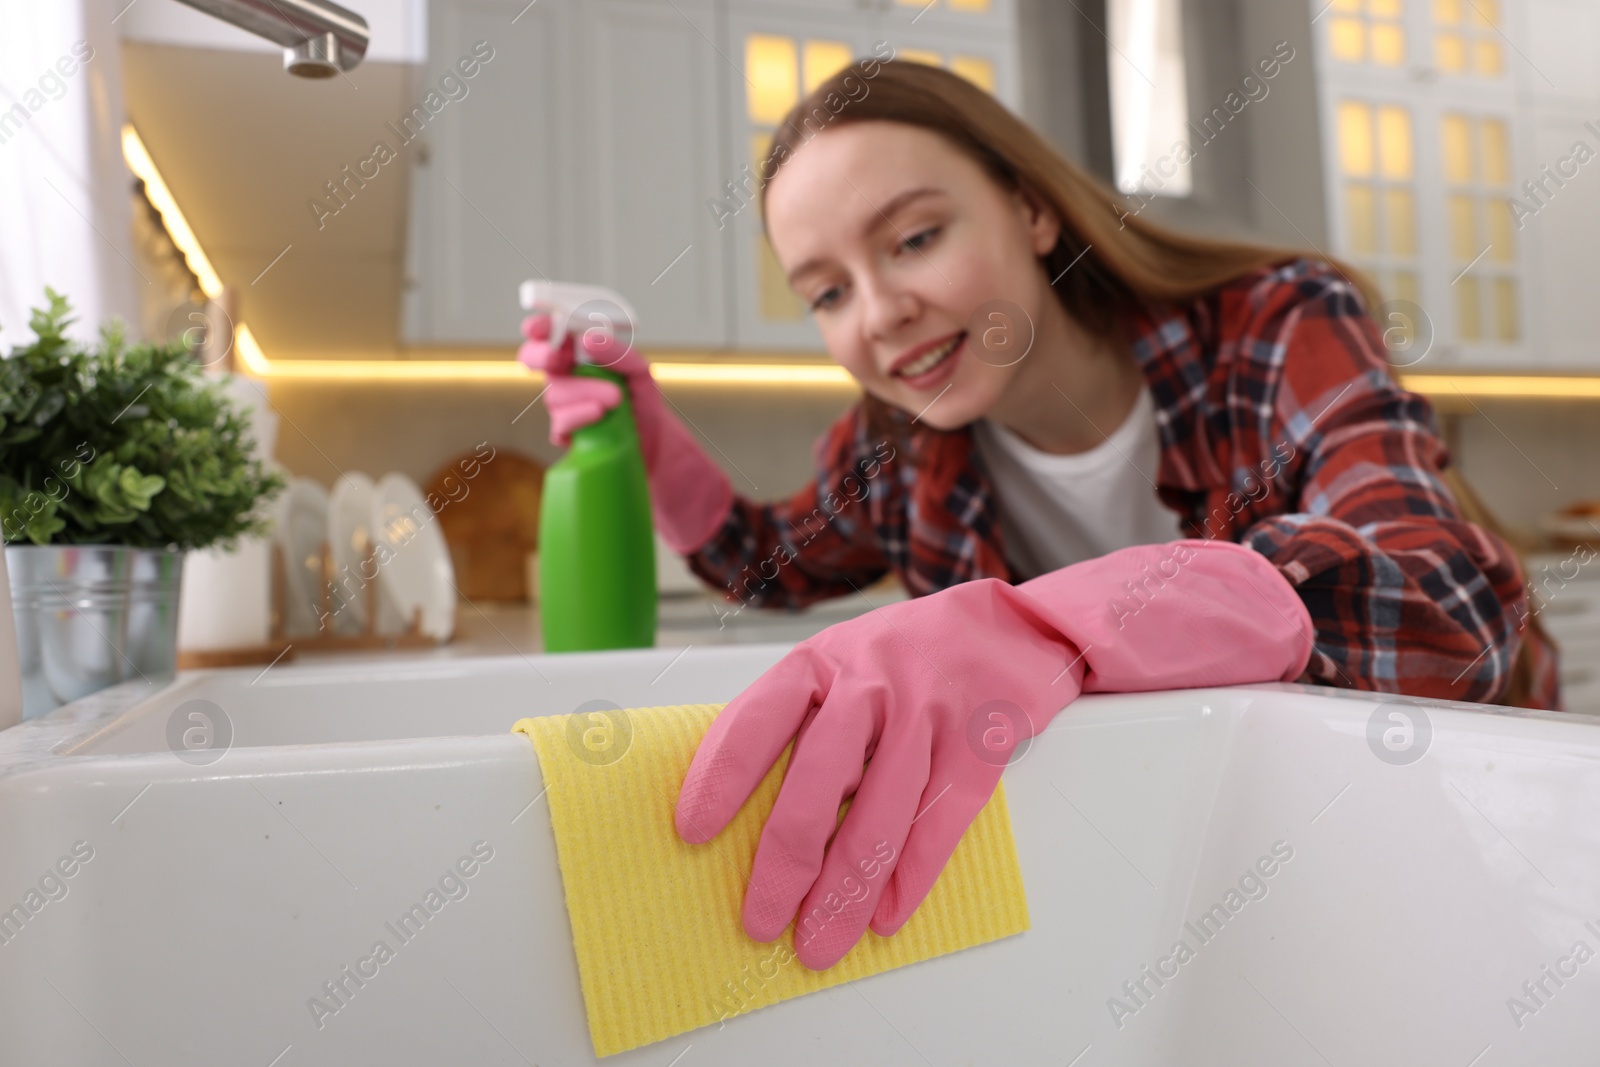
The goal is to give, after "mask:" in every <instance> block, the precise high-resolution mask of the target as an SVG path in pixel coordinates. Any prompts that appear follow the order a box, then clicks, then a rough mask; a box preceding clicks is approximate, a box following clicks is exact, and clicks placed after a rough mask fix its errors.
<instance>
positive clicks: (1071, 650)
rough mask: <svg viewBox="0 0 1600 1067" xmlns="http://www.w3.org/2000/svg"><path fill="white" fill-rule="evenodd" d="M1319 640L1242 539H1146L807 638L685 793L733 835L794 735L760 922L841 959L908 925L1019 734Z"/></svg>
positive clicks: (694, 819)
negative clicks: (736, 819) (1087, 705)
mask: <svg viewBox="0 0 1600 1067" xmlns="http://www.w3.org/2000/svg"><path fill="white" fill-rule="evenodd" d="M1311 643H1312V627H1311V619H1310V615H1309V614H1308V613H1307V611H1306V608H1305V605H1304V604H1303V603H1302V602H1301V601H1300V598H1299V596H1298V595H1297V594H1296V593H1295V591H1294V589H1293V587H1292V586H1290V585H1289V583H1288V581H1287V580H1286V579H1285V578H1284V577H1283V576H1282V575H1281V574H1279V573H1278V571H1277V570H1276V569H1275V568H1274V567H1273V566H1272V565H1271V564H1270V563H1268V562H1267V561H1266V559H1265V558H1263V557H1262V556H1261V555H1259V554H1258V553H1256V552H1254V551H1251V550H1250V549H1247V548H1244V547H1242V546H1240V545H1235V544H1232V543H1228V542H1215V541H1176V542H1172V543H1170V544H1164V545H1141V546H1136V547H1134V548H1127V549H1122V550H1120V551H1117V552H1112V553H1110V554H1108V555H1105V556H1102V557H1100V558H1098V559H1093V560H1087V561H1085V562H1083V563H1078V564H1075V565H1073V566H1070V567H1064V568H1062V569H1060V570H1057V571H1052V572H1050V573H1049V574H1045V575H1041V576H1040V577H1038V578H1035V579H1032V580H1031V581H1027V582H1024V583H1022V584H1020V585H1015V586H1013V585H1010V584H1008V583H1006V582H1004V581H1002V580H1000V579H997V578H986V579H981V580H978V581H972V582H966V583H963V584H961V585H957V586H952V587H951V588H949V589H945V590H942V591H941V592H938V593H935V594H933V595H931V596H926V597H921V598H919V599H915V600H908V601H902V602H900V603H895V604H890V605H887V606H885V607H882V608H879V609H877V610H875V611H872V612H870V613H868V614H866V615H863V616H860V617H859V618H856V619H851V620H849V621H847V622H842V623H838V624H836V625H834V626H830V627H828V629H826V630H824V631H822V632H821V633H819V634H817V635H816V636H814V637H812V638H809V639H807V640H805V641H802V642H801V643H800V644H798V645H796V646H795V647H794V648H793V649H791V650H790V651H789V653H788V654H787V655H785V656H784V657H783V659H781V660H779V661H778V663H777V664H775V665H774V666H773V667H772V668H771V669H770V670H768V671H767V672H766V673H765V674H763V675H762V676H761V677H760V678H758V679H757V680H756V681H755V682H754V683H753V684H752V685H751V686H750V687H749V688H747V689H745V690H744V692H742V693H740V694H739V695H738V696H737V697H735V698H734V699H733V700H732V701H730V702H729V703H728V705H727V706H726V707H724V708H723V710H722V712H721V714H720V715H718V716H717V719H716V721H715V722H714V723H712V725H711V729H710V730H709V731H708V732H707V734H706V736H705V738H704V739H703V740H702V741H701V743H700V747H699V749H698V751H697V752H696V753H695V757H694V762H693V763H692V764H691V765H690V767H689V773H688V775H687V776H686V778H685V779H684V783H683V788H682V790H681V791H680V793H679V795H678V804H677V811H676V824H677V829H678V833H679V834H680V835H681V836H682V837H683V838H684V839H685V840H686V841H689V842H691V843H701V842H705V841H709V840H710V839H711V838H713V837H715V836H716V835H717V834H718V833H719V832H720V831H721V830H722V828H723V827H724V826H726V825H727V824H728V822H729V821H730V820H731V819H732V818H733V816H734V815H735V813H736V812H737V811H738V810H739V808H740V807H742V806H743V805H744V802H745V800H746V799H747V798H748V797H749V796H750V794H751V792H752V791H753V790H754V789H755V787H756V786H757V785H758V784H759V783H760V781H761V779H762V778H764V777H765V776H766V774H767V771H768V770H770V769H771V767H772V764H773V762H774V761H775V760H776V759H777V758H778V756H779V755H781V754H782V752H783V749H784V747H785V746H786V745H788V744H789V743H790V742H791V741H793V742H794V751H793V752H792V753H791V755H790V761H789V766H788V770H787V772H786V774H785V777H784V781H783V787H782V789H781V790H780V791H779V794H778V799H777V802H776V804H775V805H774V807H773V809H772V812H771V814H770V815H769V816H768V818H767V822H766V826H765V827H764V828H763V829H762V832H761V841H760V844H759V846H758V847H757V850H756V857H755V864H754V868H753V869H752V871H751V873H750V883H749V886H748V888H747V890H746V892H745V898H744V928H745V932H746V933H748V934H749V935H750V936H751V937H752V938H754V939H755V940H757V941H771V940H773V939H774V938H776V937H778V936H779V935H780V934H781V933H782V932H783V931H784V929H785V928H786V927H787V926H788V925H789V924H790V923H791V922H793V923H795V950H796V955H797V956H798V957H799V959H800V961H801V962H802V963H804V964H805V965H806V966H808V967H810V968H812V969H814V970H822V969H824V968H827V967H830V966H832V965H833V964H834V963H836V962H838V961H839V960H840V959H841V958H843V956H844V955H845V953H847V952H848V951H849V950H850V948H851V947H852V946H853V945H854V944H855V943H856V941H858V940H859V939H860V937H861V935H862V933H863V932H864V931H865V930H866V928H867V927H868V926H869V925H870V926H871V928H872V930H873V931H874V932H875V933H878V934H880V935H884V936H887V935H889V934H892V933H894V932H895V931H897V930H898V929H900V927H901V926H902V925H903V924H904V923H905V922H906V920H907V919H909V918H910V917H911V914H912V912H913V911H915V910H916V908H917V906H918V905H919V904H921V903H922V900H923V898H924V897H925V896H927V894H928V891H929V889H931V888H932V887H933V883H934V881H935V880H936V879H937V878H938V876H939V872H940V871H942V870H943V869H944V865H945V863H946V861H948V860H949V858H950V855H951V853H952V852H954V851H955V848H956V845H957V844H958V843H959V842H960V840H961V836H962V834H964V833H965V832H966V829H967V827H968V825H969V824H971V822H972V820H973V819H974V818H976V817H977V814H978V812H979V811H980V810H982V808H983V806H984V805H985V804H986V803H988V801H989V797H990V795H991V794H992V793H993V792H994V787H995V784H996V783H997V782H998V781H999V779H1000V772H1001V771H1002V770H1003V769H1004V768H1005V765H1006V762H1007V760H1008V759H1009V757H1010V756H1011V754H1012V752H1013V751H1014V750H1015V748H1016V746H1017V745H1018V744H1019V743H1021V742H1022V741H1024V740H1026V739H1027V738H1029V737H1032V736H1033V735H1034V734H1035V733H1037V732H1038V731H1040V730H1042V729H1043V728H1044V727H1045V725H1046V724H1047V723H1049V721H1050V719H1051V718H1052V717H1053V716H1054V715H1055V714H1056V712H1058V711H1060V710H1061V709H1062V707H1064V706H1065V705H1067V704H1069V703H1071V702H1072V701H1073V700H1074V699H1076V698H1077V696H1078V694H1079V693H1080V692H1128V691H1138V690H1156V689H1179V688H1188V687H1196V686H1212V685H1241V684H1245V683H1249V682H1267V681H1288V680H1291V679H1294V678H1296V677H1298V676H1299V675H1300V673H1301V671H1302V670H1303V669H1304V668H1305V665H1306V662H1307V660H1308V659H1309V657H1310V655H1311ZM869 760H870V761H871V762H870V763H869V762H868V761H869ZM852 796H853V797H854V800H853V801H852V803H851V806H850V810H849V812H848V814H847V815H846V816H845V819H844V822H843V824H842V825H840V824H839V822H838V811H839V806H840V804H841V803H842V802H843V801H844V800H845V799H846V798H847V797H852ZM835 828H837V831H838V832H837V836H835ZM830 838H832V843H831V844H830V843H829V839H830Z"/></svg>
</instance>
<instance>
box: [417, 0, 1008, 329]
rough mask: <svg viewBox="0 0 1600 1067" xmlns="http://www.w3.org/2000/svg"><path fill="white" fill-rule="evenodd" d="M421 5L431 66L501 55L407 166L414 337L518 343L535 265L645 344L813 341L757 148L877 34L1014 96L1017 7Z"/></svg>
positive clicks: (1000, 3) (772, 0) (714, 2)
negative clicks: (773, 240) (760, 205)
mask: <svg viewBox="0 0 1600 1067" xmlns="http://www.w3.org/2000/svg"><path fill="white" fill-rule="evenodd" d="M430 12H431V13H430V57H431V58H430V62H429V64H428V69H427V71H426V72H424V73H423V74H422V75H421V80H422V81H424V82H426V81H427V80H428V79H429V78H430V77H436V75H437V73H441V72H442V71H443V69H444V65H445V64H448V63H451V62H453V61H454V59H455V58H456V57H457V56H459V55H464V54H466V53H467V52H468V51H469V50H470V48H471V46H472V44H473V42H475V41H478V40H487V41H488V42H490V44H491V45H492V46H493V48H494V49H495V58H494V59H493V60H492V61H491V62H490V63H489V64H488V65H487V66H486V67H485V68H484V71H483V73H482V74H480V75H479V76H478V78H476V79H475V80H474V82H473V83H472V86H471V93H470V94H469V96H468V98H467V99H465V100H463V101H460V102H459V103H452V104H451V105H449V107H447V108H446V110H445V111H444V112H443V113H442V114H441V115H439V116H438V117H437V119H436V121H435V122H433V123H431V124H430V125H429V127H428V130H427V132H426V134H425V136H424V142H425V145H426V148H427V151H426V152H424V153H419V157H420V159H421V162H419V164H418V165H417V166H416V167H415V169H414V172H413V179H412V190H411V211H410V219H409V226H410V229H409V234H408V240H407V273H408V279H409V282H410V284H409V287H408V292H407V298H406V301H405V309H404V319H405V321H404V331H403V332H404V336H405V338H406V340H407V342H408V343H411V344H416V345H425V344H508V343H514V342H515V340H516V337H517V322H518V320H519V318H520V316H521V310H520V308H518V306H517V303H516V299H515V292H516V286H517V283H518V282H520V281H521V280H522V279H524V278H530V277H541V276H542V277H549V278H555V279H559V280H571V281H581V282H592V283H597V284H602V285H609V286H612V287H614V288H616V289H618V290H619V291H620V292H622V293H623V294H624V295H625V296H627V298H628V300H629V301H630V302H631V303H632V304H633V305H634V307H635V309H636V310H637V311H638V313H639V322H638V323H637V337H638V340H639V341H640V342H641V343H642V344H644V345H646V346H654V347H669V348H670V347H701V346H704V347H710V348H725V347H736V348H740V349H768V350H772V349H783V350H812V351H817V350H820V349H821V348H822V340H821V336H820V334H819V333H818V332H817V329H816V327H815V325H814V324H813V323H812V321H811V319H810V316H809V315H808V314H807V313H806V311H805V309H804V307H803V306H802V305H801V304H800V302H799V301H798V299H797V298H795V297H794V296H793V294H792V293H790V292H789V291H788V287H787V285H786V284H785V283H784V281H783V277H782V273H781V270H780V269H779V268H778V266H777V262H776V260H775V259H774V258H772V253H771V251H770V248H768V247H767V245H766V239H765V236H764V235H763V233H762V231H761V225H760V219H759V213H758V209H757V206H756V203H755V189H756V183H755V180H754V175H755V173H756V171H757V167H758V162H759V160H758V152H759V151H760V150H761V149H763V148H764V147H765V144H766V142H767V140H768V138H770V136H771V132H772V129H773V128H774V127H775V126H776V123H777V121H778V120H779V119H781V117H782V112H783V111H785V110H787V106H788V104H792V103H793V101H794V100H795V99H798V97H799V95H800V94H801V93H803V92H804V91H806V90H807V89H809V88H810V87H812V86H814V85H815V84H817V83H818V82H820V81H821V80H822V79H823V78H825V77H826V76H827V74H830V73H832V72H833V71H835V70H837V69H839V67H841V66H843V65H846V64H848V63H849V62H850V61H852V60H853V59H855V58H859V57H862V56H867V55H871V54H873V53H874V46H877V47H878V48H879V53H878V54H883V51H882V50H883V48H884V47H885V44H886V45H887V46H888V47H892V48H894V49H895V50H896V51H897V52H900V51H902V50H906V49H909V50H910V52H909V53H908V54H914V55H917V56H919V57H924V58H927V59H928V60H929V61H931V62H938V63H940V64H942V65H946V66H949V67H951V68H952V69H955V70H957V71H958V72H960V73H963V74H965V75H966V76H968V77H970V78H972V79H973V80H974V81H976V82H979V83H980V84H984V85H986V87H990V88H992V90H993V91H994V92H996V94H997V95H998V96H999V97H1000V98H1001V99H1002V100H1005V101H1006V102H1007V103H1008V104H1010V105H1011V106H1013V107H1016V106H1017V96H1018V76H1017V71H1016V40H1015V28H1014V21H1013V10H1012V4H1011V0H935V2H934V3H933V4H932V5H931V6H927V7H926V9H924V8H923V7H921V6H919V7H916V8H912V7H910V6H909V5H906V4H900V3H898V2H897V0H895V2H887V3H886V2H884V0H872V2H862V0H826V2H821V3H805V4H801V3H795V2H788V3H779V2H776V0H539V2H538V3H536V4H532V5H528V4H527V3H526V0H435V2H434V3H433V4H431V5H430ZM880 42H884V43H883V44H880ZM785 49H787V53H786V54H787V59H785ZM774 62H776V63H777V64H778V65H779V67H780V68H782V67H783V64H784V63H785V62H787V63H788V67H787V73H786V75H785V74H784V72H783V71H782V70H780V71H779V76H778V77H777V78H776V79H775V78H774V77H773V67H772V64H773V63H774ZM785 76H786V77H787V84H788V88H787V89H785V88H783V84H782V83H783V79H784V77H785ZM757 85H760V86H762V87H763V92H764V93H765V95H764V96H761V97H760V99H757V98H756V97H755V95H753V94H754V87H755V86H757ZM420 92H421V89H420V88H419V94H420Z"/></svg>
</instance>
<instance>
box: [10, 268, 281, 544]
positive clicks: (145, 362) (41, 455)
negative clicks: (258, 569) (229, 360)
mask: <svg viewBox="0 0 1600 1067" xmlns="http://www.w3.org/2000/svg"><path fill="white" fill-rule="evenodd" d="M45 296H46V298H47V300H48V306H47V307H44V308H35V309H34V312H33V317H32V321H31V323H30V325H31V326H32V328H33V333H34V340H33V342H32V343H31V344H28V345H23V346H18V347H14V348H13V349H12V350H11V353H10V355H9V356H8V357H6V358H4V359H0V530H3V532H4V538H5V540H6V541H7V542H19V541H24V540H26V541H31V542H33V543H34V544H40V545H43V544H118V545H128V546H131V547H134V548H165V547H167V546H176V547H178V548H182V549H192V548H206V547H209V546H212V545H224V546H226V545H230V544H232V543H233V542H234V541H235V540H236V539H237V538H238V537H239V536H240V535H242V534H256V533H262V532H264V522H265V516H264V514H263V508H262V506H261V505H262V504H264V503H265V502H266V501H267V500H269V499H271V497H273V496H274V495H276V494H277V493H278V491H279V490H281V489H282V488H283V485H284V480H283V476H282V475H281V474H278V473H277V472H275V471H270V470H267V469H266V468H264V467H263V466H262V464H261V463H260V462H259V461H257V460H256V459H254V458H252V455H251V452H252V449H253V447H254V442H253V441H252V439H251V435H250V431H249V424H248V423H247V422H246V421H245V419H244V416H243V412H242V411H240V410H239V409H238V408H237V407H236V405H235V404H234V402H233V400H232V399H231V398H230V397H229V396H228V395H227V393H226V392H225V390H224V388H223V386H222V384H221V382H219V381H217V380H216V379H213V378H208V377H206V376H205V375H204V374H203V373H202V372H201V370H200V368H199V367H198V366H196V365H195V363H194V362H193V361H191V360H190V359H189V358H188V354H187V352H186V350H185V349H184V348H183V347H182V346H179V345H151V344H134V345H130V344H128V342H127V339H126V338H125V336H124V335H123V332H122V328H121V325H120V323H113V324H111V325H109V326H106V327H103V328H102V329H101V331H100V343H99V344H98V345H95V346H93V347H85V346H83V345H80V344H78V343H76V342H74V341H73V340H72V339H70V338H68V337H67V336H66V335H65V333H64V330H65V329H66V327H67V326H68V325H69V324H71V322H72V321H73V320H72V317H71V308H70V307H69V306H68V304H67V301H66V298H65V297H63V296H61V295H60V294H59V293H56V292H54V291H53V290H50V289H46V290H45Z"/></svg>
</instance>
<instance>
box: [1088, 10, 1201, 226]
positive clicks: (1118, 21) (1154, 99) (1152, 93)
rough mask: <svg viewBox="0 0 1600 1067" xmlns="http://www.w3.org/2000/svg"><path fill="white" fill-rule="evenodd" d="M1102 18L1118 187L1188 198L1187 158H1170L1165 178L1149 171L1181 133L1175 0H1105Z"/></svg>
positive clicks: (1183, 99) (1183, 102) (1184, 103)
mask: <svg viewBox="0 0 1600 1067" xmlns="http://www.w3.org/2000/svg"><path fill="white" fill-rule="evenodd" d="M1106 16H1107V17H1106V22H1107V29H1108V30H1109V31H1110V32H1109V33H1108V34H1107V35H1106V47H1107V49H1108V52H1107V55H1106V63H1107V65H1108V67H1109V69H1110V72H1111V78H1110V81H1111V142H1112V154H1113V157H1114V158H1113V165H1114V167H1115V170H1116V180H1117V188H1118V189H1120V190H1121V191H1122V192H1124V193H1145V194H1149V193H1156V194H1160V195H1163V196H1188V195H1189V193H1190V192H1191V191H1192V189H1193V182H1192V180H1191V177H1190V173H1189V164H1188V163H1187V162H1183V163H1175V164H1173V169H1174V170H1175V173H1174V174H1173V175H1172V176H1170V177H1168V176H1165V175H1161V174H1159V173H1155V172H1153V171H1152V167H1153V166H1155V165H1156V164H1157V163H1158V162H1159V161H1162V160H1166V161H1168V162H1171V156H1172V154H1173V146H1174V144H1176V143H1178V142H1180V141H1183V142H1187V137H1188V135H1187V132H1186V130H1185V125H1186V123H1187V122H1188V111H1189V98H1188V93H1187V91H1186V90H1185V87H1184V78H1185V70H1186V68H1185V65H1184V58H1183V23H1182V21H1181V17H1180V14H1179V7H1178V0H1107V4H1106ZM1184 158H1185V159H1187V155H1186V154H1185V156H1184Z"/></svg>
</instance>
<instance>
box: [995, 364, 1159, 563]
mask: <svg viewBox="0 0 1600 1067" xmlns="http://www.w3.org/2000/svg"><path fill="white" fill-rule="evenodd" d="M973 439H974V441H975V442H976V443H977V446H978V451H979V453H980V454H981V455H982V456H983V461H984V463H985V465H987V467H988V468H989V475H990V479H991V480H992V481H993V483H994V488H995V497H996V502H997V504H998V506H999V512H1000V533H1001V537H1002V539H1003V541H1004V542H1005V551H1006V558H1007V559H1008V560H1009V561H1010V562H1011V564H1012V565H1013V566H1015V567H1016V568H1018V569H1019V570H1020V571H1021V572H1022V577H1023V578H1034V577H1037V576H1038V575H1041V574H1044V573H1046V572H1047V571H1053V570H1056V569H1058V568H1061V567H1065V566H1068V565H1070V564H1073V563H1077V562H1079V561H1081V560H1085V559H1092V558H1094V557H1095V556H1103V555H1105V554H1106V553H1107V552H1113V551H1115V550H1116V549H1119V548H1127V547H1128V546H1129V545H1149V544H1161V543H1164V542H1167V541H1173V540H1176V539H1178V538H1179V537H1182V536H1183V532H1182V530H1181V528H1180V526H1179V521H1178V514H1177V512H1175V511H1173V510H1172V509H1171V508H1169V507H1167V506H1166V505H1165V504H1163V503H1161V501H1160V499H1158V498H1157V496H1156V488H1155V482H1156V472H1157V471H1158V469H1159V468H1160V464H1161V441H1160V438H1159V436H1158V435H1157V433H1156V418H1155V403H1154V401H1153V400H1152V399H1151V397H1150V390H1149V388H1148V387H1146V388H1143V389H1140V390H1139V399H1138V400H1137V401H1135V402H1134V405H1133V410H1132V411H1131V412H1129V413H1128V417H1127V418H1126V419H1125V420H1123V423H1122V425H1121V426H1119V427H1117V429H1116V430H1115V432H1113V433H1112V434H1111V436H1110V437H1108V438H1106V439H1105V440H1104V441H1101V442H1100V443H1099V444H1098V445H1096V446H1095V447H1094V448H1091V449H1090V450H1089V451H1087V452H1079V453H1076V454H1074V455H1070V456H1058V455H1053V454H1051V453H1049V452H1041V451H1039V450H1038V449H1037V448H1034V447H1033V446H1032V445H1030V444H1028V443H1027V442H1026V441H1024V440H1023V439H1022V438H1021V437H1019V436H1017V434H1016V433H1014V432H1013V431H1011V430H1009V429H1007V428H1006V427H1005V426H1002V425H1001V424H1000V423H998V422H993V421H991V420H989V419H987V418H984V419H979V420H977V422H975V423H974V424H973Z"/></svg>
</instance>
